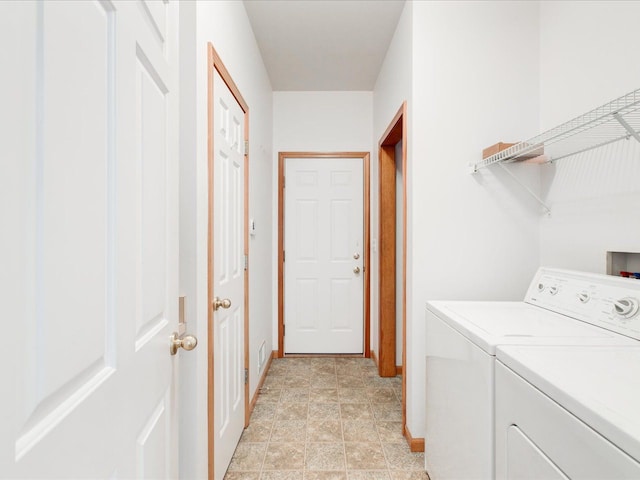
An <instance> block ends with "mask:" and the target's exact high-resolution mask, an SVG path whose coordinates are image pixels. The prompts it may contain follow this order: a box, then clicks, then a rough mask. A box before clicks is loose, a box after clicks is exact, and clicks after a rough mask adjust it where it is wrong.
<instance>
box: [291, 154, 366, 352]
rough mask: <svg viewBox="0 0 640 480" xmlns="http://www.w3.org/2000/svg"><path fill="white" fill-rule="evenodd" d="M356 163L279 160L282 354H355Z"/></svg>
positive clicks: (358, 292)
mask: <svg viewBox="0 0 640 480" xmlns="http://www.w3.org/2000/svg"><path fill="white" fill-rule="evenodd" d="M363 185H364V183H363V160H362V158H286V160H285V188H284V196H285V202H284V203H285V205H284V251H285V261H284V327H285V331H284V348H285V353H363V348H364V347H363V337H364V321H363V289H364V285H363V277H364V275H363V270H364V262H363V259H364V251H363V250H364V247H363V231H364V230H363V217H364V215H363Z"/></svg>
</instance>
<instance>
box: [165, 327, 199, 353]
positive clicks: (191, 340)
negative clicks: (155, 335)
mask: <svg viewBox="0 0 640 480" xmlns="http://www.w3.org/2000/svg"><path fill="white" fill-rule="evenodd" d="M197 345H198V339H197V338H196V337H194V336H193V335H185V336H184V337H179V336H178V332H173V333H172V334H171V337H169V352H171V355H175V354H176V353H178V349H180V348H184V349H185V350H193V349H194V348H196V346H197Z"/></svg>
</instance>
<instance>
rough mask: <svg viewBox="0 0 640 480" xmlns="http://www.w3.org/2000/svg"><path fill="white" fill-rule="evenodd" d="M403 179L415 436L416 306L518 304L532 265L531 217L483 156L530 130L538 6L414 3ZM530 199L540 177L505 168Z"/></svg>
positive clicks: (532, 169) (418, 431) (534, 215)
mask: <svg viewBox="0 0 640 480" xmlns="http://www.w3.org/2000/svg"><path fill="white" fill-rule="evenodd" d="M413 9H414V11H413V13H414V16H413V45H414V50H413V68H414V71H413V114H412V117H413V118H412V121H413V128H412V130H411V131H410V133H409V141H410V142H411V145H412V155H411V159H410V170H409V174H410V176H409V186H408V188H409V194H410V198H411V201H410V204H409V211H408V214H409V223H410V225H411V226H412V231H411V244H412V248H411V250H410V252H411V257H410V258H411V264H412V266H413V267H412V268H411V269H410V276H411V284H410V285H409V286H408V292H407V293H408V302H409V305H408V319H407V320H408V325H407V339H408V344H407V358H408V359H407V369H408V372H407V378H408V385H407V423H408V427H409V430H410V432H411V433H412V435H413V436H414V437H423V436H424V408H425V404H424V388H425V387H424V353H425V352H424V335H425V331H424V317H425V302H426V301H428V300H435V299H438V300H443V299H452V300H455V299H465V300H473V299H484V300H492V299H493V300H517V299H521V298H522V297H523V295H524V293H525V290H526V287H527V285H528V282H529V280H530V279H531V277H532V275H533V273H534V272H535V270H536V268H537V267H538V260H539V231H538V228H539V227H538V225H539V214H540V209H539V207H538V206H537V204H536V203H535V202H534V201H532V200H531V199H530V198H529V197H528V196H527V195H526V193H524V191H523V190H522V189H520V187H518V186H517V185H516V184H514V182H513V180H512V179H511V178H509V177H507V176H506V175H505V173H504V172H502V171H499V170H496V169H495V168H492V169H486V170H483V171H481V172H480V173H478V174H476V175H470V174H468V173H467V170H466V167H467V165H468V164H469V163H470V162H473V161H475V160H477V159H478V158H479V157H480V156H481V152H482V149H483V148H484V147H486V146H488V145H491V144H493V143H495V142H497V141H518V140H520V139H524V138H527V137H528V136H531V135H534V134H535V133H536V132H537V131H538V127H539V125H538V98H539V88H538V79H539V71H538V65H539V62H538V59H539V31H538V28H539V25H538V18H539V10H538V9H539V5H538V3H534V2H502V1H495V2H494V1H490V2H475V1H469V2H449V1H434V2H416V3H414V6H413ZM511 168H513V169H514V171H515V172H516V174H518V175H519V176H521V177H522V178H523V180H524V181H526V182H527V183H528V184H530V185H531V186H532V187H533V188H536V189H537V188H538V187H539V170H538V169H539V167H537V166H515V167H511Z"/></svg>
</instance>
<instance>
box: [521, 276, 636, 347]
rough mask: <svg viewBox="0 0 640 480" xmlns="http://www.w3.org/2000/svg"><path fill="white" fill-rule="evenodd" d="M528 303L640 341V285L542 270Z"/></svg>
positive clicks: (530, 286) (622, 279)
mask: <svg viewBox="0 0 640 480" xmlns="http://www.w3.org/2000/svg"><path fill="white" fill-rule="evenodd" d="M524 301H525V302H527V303H530V304H532V305H536V306H538V307H542V308H545V309H547V310H551V311H553V312H557V313H561V314H563V315H567V316H569V317H571V318H575V319H577V320H581V321H583V322H587V323H590V324H592V325H596V326H598V327H602V328H606V329H607V330H610V331H613V332H617V333H620V334H622V335H626V336H628V337H632V338H636V339H638V340H640V281H639V280H635V279H630V278H623V277H612V276H610V275H600V274H596V273H586V272H576V271H571V270H561V269H554V268H545V267H542V268H540V269H539V270H538V272H537V273H536V275H535V276H534V278H533V281H532V282H531V285H529V290H528V291H527V295H526V297H525V299H524Z"/></svg>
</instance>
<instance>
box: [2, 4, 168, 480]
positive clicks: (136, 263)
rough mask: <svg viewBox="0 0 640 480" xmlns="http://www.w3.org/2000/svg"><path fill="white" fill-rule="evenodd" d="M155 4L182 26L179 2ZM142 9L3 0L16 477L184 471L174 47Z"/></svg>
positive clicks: (8, 433) (10, 459) (12, 471)
mask: <svg viewBox="0 0 640 480" xmlns="http://www.w3.org/2000/svg"><path fill="white" fill-rule="evenodd" d="M154 8H156V9H158V11H161V12H163V14H164V29H165V32H166V34H167V38H173V37H174V36H175V29H176V22H175V20H176V18H177V16H176V8H175V5H174V4H173V2H172V3H168V2H156V3H155V4H154ZM146 15H147V13H146V12H145V11H144V9H142V8H141V6H139V5H138V4H135V3H131V2H110V1H95V2H75V1H69V2H64V1H59V2H3V4H2V5H0V17H1V18H3V19H5V20H6V19H10V20H12V21H14V22H18V23H17V24H18V25H19V28H0V40H1V41H2V42H3V44H4V45H30V48H27V49H24V50H19V51H21V52H22V53H21V56H22V62H21V64H20V66H19V67H18V68H12V69H9V70H7V72H11V73H10V75H11V78H6V79H3V80H2V83H3V89H4V88H7V87H11V89H12V90H13V91H14V92H17V95H19V96H20V97H21V99H22V100H21V102H20V103H21V104H20V107H19V108H20V110H21V111H20V114H19V115H17V116H15V117H13V114H14V113H16V111H17V110H16V111H13V112H12V111H11V110H9V111H7V110H3V111H2V113H0V117H2V125H5V123H6V122H7V121H11V122H14V123H15V124H16V132H19V133H17V134H16V138H15V139H13V140H12V142H14V143H13V145H15V146H16V149H15V150H13V151H14V152H20V153H19V154H17V155H15V156H14V157H12V158H11V160H10V161H9V162H7V170H5V172H4V174H3V175H0V187H1V188H0V190H2V191H3V192H4V193H3V198H2V203H3V204H10V205H20V207H19V209H18V210H19V211H20V215H13V216H11V217H7V218H9V219H10V220H9V223H7V224H5V228H7V231H12V232H16V239H17V241H16V242H15V243H11V244H10V245H9V246H10V248H2V249H0V251H1V252H2V253H1V254H0V255H1V256H2V257H1V261H2V263H3V264H7V265H10V266H11V269H12V270H13V271H15V272H21V273H19V274H17V275H16V276H15V278H13V279H12V281H13V282H15V284H14V286H13V287H12V288H13V292H14V293H15V295H12V297H11V298H10V299H9V301H8V303H9V305H8V311H9V312H11V313H10V315H11V320H12V322H13V323H12V333H11V335H12V337H14V339H15V340H14V342H15V347H12V348H14V349H13V350H12V351H11V355H10V357H9V358H10V361H3V362H2V363H1V364H0V374H1V377H2V378H3V379H9V382H10V383H8V384H6V383H5V389H4V390H3V391H2V393H3V394H2V395H0V411H2V412H9V413H8V414H5V413H3V414H2V418H1V420H2V424H3V428H2V429H0V446H1V447H2V448H1V450H2V452H3V453H2V454H0V471H1V472H2V473H3V475H6V476H7V477H9V478H98V477H100V478H107V477H114V476H121V477H135V476H137V475H138V476H141V477H143V476H152V477H154V478H175V476H176V474H177V449H176V445H175V442H174V440H173V438H174V436H175V434H176V433H177V430H176V428H177V424H176V421H175V420H176V408H177V405H176V404H175V400H174V399H175V387H176V384H175V379H174V377H173V368H174V363H175V360H172V358H171V357H170V355H169V352H168V337H169V334H170V333H171V331H172V330H173V329H177V328H176V327H177V296H178V294H177V283H176V280H177V273H178V269H177V241H176V238H177V236H176V233H177V228H176V227H177V188H176V187H177V183H176V179H177V155H176V153H177V120H176V115H175V114H176V112H177V109H176V106H177V103H176V100H177V82H176V79H177V75H176V72H177V68H176V67H177V57H176V48H175V47H176V45H175V44H174V42H173V41H168V40H167V41H163V42H162V45H161V46H160V45H159V44H158V42H157V40H153V37H154V36H157V33H156V32H155V31H154V30H153V29H152V28H150V26H149V24H148V23H147V19H146V17H145V16H146ZM2 26H4V25H2ZM9 115H12V116H11V117H9ZM10 150H11V149H10ZM9 183H13V184H15V185H18V186H19V187H20V188H4V187H9ZM5 195H7V196H6V197H5ZM6 282H7V279H6V278H4V277H3V282H2V287H3V290H4V287H5V286H7V285H6ZM4 291H7V290H4ZM140 472H144V475H143V474H142V473H140Z"/></svg>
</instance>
